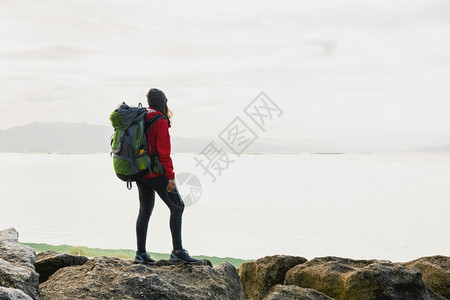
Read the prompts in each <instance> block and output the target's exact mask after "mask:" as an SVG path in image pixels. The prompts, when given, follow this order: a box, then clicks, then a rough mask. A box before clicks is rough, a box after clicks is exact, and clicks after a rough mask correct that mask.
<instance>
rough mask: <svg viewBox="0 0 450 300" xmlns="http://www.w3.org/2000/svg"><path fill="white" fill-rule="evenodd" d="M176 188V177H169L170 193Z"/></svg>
mask: <svg viewBox="0 0 450 300" xmlns="http://www.w3.org/2000/svg"><path fill="white" fill-rule="evenodd" d="M174 189H175V179H169V184H168V185H167V191H168V192H169V193H170V192H171V191H173V190H174Z"/></svg>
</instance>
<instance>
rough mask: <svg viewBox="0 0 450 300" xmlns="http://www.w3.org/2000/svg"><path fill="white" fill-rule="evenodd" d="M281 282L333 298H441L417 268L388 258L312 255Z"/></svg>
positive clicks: (348, 299)
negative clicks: (316, 256)
mask: <svg viewBox="0 0 450 300" xmlns="http://www.w3.org/2000/svg"><path fill="white" fill-rule="evenodd" d="M285 284H287V285H296V286H299V287H304V288H312V289H315V290H318V291H320V292H322V293H324V294H326V295H327V296H329V297H332V298H334V299H336V300H340V299H346V300H352V299H358V300H366V299H367V300H369V299H386V300H388V299H410V300H414V299H421V300H427V299H429V300H434V299H436V300H437V299H444V298H443V297H441V296H439V295H436V294H435V293H433V292H432V291H431V290H430V289H429V288H428V287H427V286H426V285H425V283H424V282H423V281H422V273H421V272H420V270H418V269H407V268H405V267H404V266H402V265H399V264H393V263H391V262H389V261H376V260H351V259H346V258H338V257H323V258H315V259H313V260H311V261H308V262H306V263H304V264H301V265H298V266H296V267H294V268H292V269H291V270H289V271H288V272H287V273H286V280H285Z"/></svg>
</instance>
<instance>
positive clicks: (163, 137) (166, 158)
mask: <svg viewBox="0 0 450 300" xmlns="http://www.w3.org/2000/svg"><path fill="white" fill-rule="evenodd" d="M154 126H155V127H156V128H155V129H156V151H157V152H158V156H159V160H160V161H161V164H162V165H163V168H164V171H165V175H166V177H167V179H169V181H170V180H171V179H174V178H175V173H174V172H173V164H172V158H171V157H170V151H171V146H170V134H169V124H168V123H167V120H165V119H162V120H159V121H157V122H156V123H155V125H154Z"/></svg>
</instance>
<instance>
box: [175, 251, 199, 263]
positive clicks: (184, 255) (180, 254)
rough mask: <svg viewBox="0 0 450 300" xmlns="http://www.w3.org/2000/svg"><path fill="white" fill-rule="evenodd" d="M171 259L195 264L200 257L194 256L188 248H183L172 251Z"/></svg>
mask: <svg viewBox="0 0 450 300" xmlns="http://www.w3.org/2000/svg"><path fill="white" fill-rule="evenodd" d="M170 261H171V262H184V263H188V264H195V263H197V262H198V259H195V258H192V257H191V256H190V255H189V253H188V252H187V251H186V250H184V249H181V250H174V251H172V253H171V254H170Z"/></svg>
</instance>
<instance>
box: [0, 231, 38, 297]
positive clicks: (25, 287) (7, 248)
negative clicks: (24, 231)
mask: <svg viewBox="0 0 450 300" xmlns="http://www.w3.org/2000/svg"><path fill="white" fill-rule="evenodd" d="M18 238H19V234H18V233H17V231H16V230H15V229H14V228H10V229H6V230H2V231H0V286H1V287H3V288H12V289H19V290H22V291H23V292H25V293H26V294H27V295H28V296H30V297H31V298H33V299H37V298H38V297H39V279H38V278H39V274H38V273H36V271H35V270H34V261H35V252H34V250H33V249H32V248H30V247H28V246H25V245H22V244H20V243H19V242H18Z"/></svg>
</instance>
